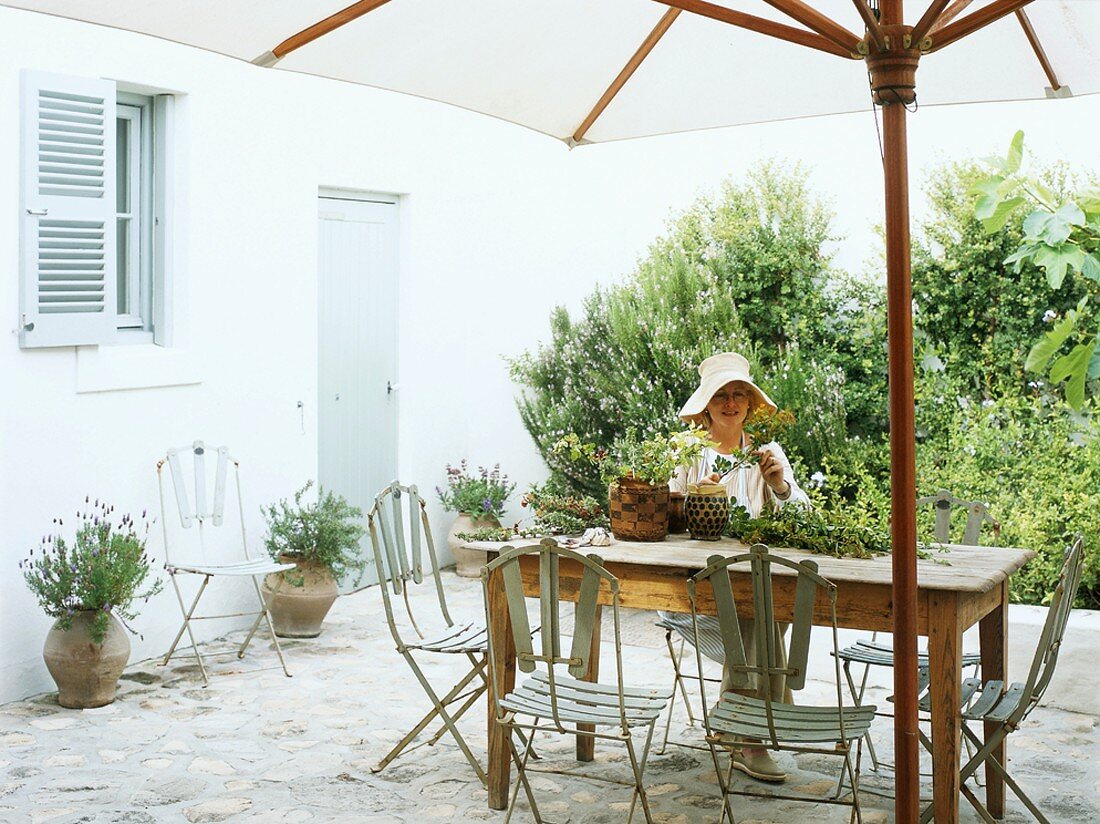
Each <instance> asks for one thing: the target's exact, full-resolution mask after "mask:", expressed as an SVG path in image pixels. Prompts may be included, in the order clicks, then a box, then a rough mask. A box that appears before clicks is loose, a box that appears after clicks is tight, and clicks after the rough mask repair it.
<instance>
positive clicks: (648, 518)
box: [552, 428, 713, 541]
mask: <svg viewBox="0 0 1100 824" xmlns="http://www.w3.org/2000/svg"><path fill="white" fill-rule="evenodd" d="M707 446H713V441H711V439H710V437H709V435H707V433H706V432H705V431H704V430H702V429H696V428H692V429H686V430H683V431H681V432H670V433H668V434H664V435H661V434H657V435H653V436H651V437H649V438H640V437H639V436H638V434H637V432H636V430H634V429H628V430H627V432H626V434H625V435H623V436H622V437H620V438H618V439H616V440H615V442H614V444H613V445H612V447H611V449H610V450H602V449H598V448H596V447H595V446H594V445H592V444H590V443H581V441H580V439H579V438H578V437H577V436H576V435H572V434H570V435H566V436H565V437H563V438H562V439H561V440H559V441H558V442H557V443H556V444H555V445H554V447H553V450H552V454H554V455H556V456H559V457H561V458H562V459H564V460H567V461H579V460H583V461H590V462H592V463H594V464H595V465H596V466H598V467H599V469H600V474H601V475H602V476H603V479H604V481H605V482H606V483H607V484H608V500H609V514H610V518H611V531H612V532H613V533H614V535H615V537H616V538H618V539H619V540H626V541H662V540H664V538H665V536H666V535H667V534H668V516H669V502H670V496H669V489H668V482H669V479H670V478H671V477H672V475H673V474H674V473H675V472H676V469H677V468H678V467H680V466H683V465H685V464H689V463H692V462H693V461H696V460H698V459H699V458H700V457H701V456H702V454H703V450H704V449H705V448H706V447H707Z"/></svg>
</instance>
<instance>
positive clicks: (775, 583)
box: [520, 556, 1002, 636]
mask: <svg viewBox="0 0 1100 824" xmlns="http://www.w3.org/2000/svg"><path fill="white" fill-rule="evenodd" d="M606 568H607V570H608V572H610V573H611V574H612V575H614V576H615V577H616V578H618V579H619V604H620V605H621V606H623V607H631V608H635V609H653V610H656V609H659V610H666V611H668V612H683V613H689V612H691V601H690V599H689V597H688V590H687V579H688V577H689V576H690V575H691V574H693V573H694V572H696V571H697V570H689V569H677V568H675V567H657V566H648V565H645V564H623V563H608V564H606ZM520 570H521V574H522V577H523V589H524V593H525V594H526V595H527V596H529V597H538V595H539V564H538V557H537V556H527V557H524V558H521V559H520ZM581 573H582V568H581V565H580V564H578V563H577V562H576V561H573V560H570V559H568V558H562V559H561V561H560V585H559V595H560V598H561V600H563V601H576V600H577V598H578V593H579V590H580V580H581ZM730 578H731V583H732V586H733V596H734V600H735V601H736V603H737V612H738V614H739V615H740V616H742V617H743V618H751V617H752V616H753V606H752V581H751V578H750V576H749V575H748V574H747V573H745V574H743V573H738V572H734V573H733V574H732V575H731V576H730ZM794 588H795V578H794V577H792V576H779V575H776V576H773V578H772V593H773V601H774V609H775V619H776V620H777V621H786V622H789V621H790V620H791V619H792V614H793V609H794ZM932 591H933V590H926V589H921V590H919V591H918V593H917V598H918V604H917V633H918V634H920V635H924V636H927V635H928V632H929V626H928V616H929V596H930V593H931V592H932ZM952 594H953V595H954V596H955V597H956V598H957V599H958V613H957V614H958V622H959V631H960V632H961V631H963V630H966V629H967V628H968V627H971V626H973V625H974V624H976V623H978V621H980V620H981V619H982V618H983V617H985V616H986V615H988V614H989V613H990V612H992V611H993V610H995V609H996V608H997V607H998V606H1000V604H1001V598H1002V595H1001V588H1000V587H993V588H992V589H990V590H988V591H986V592H962V591H955V592H952ZM893 598H894V595H893V592H892V591H891V587H890V584H888V583H864V582H853V581H843V582H840V583H839V584H838V586H837V625H838V626H840V627H843V628H847V629H860V630H867V631H879V632H890V631H891V630H892V629H893ZM611 600H612V599H611V588H610V586H609V585H608V584H607V582H606V581H605V582H603V583H602V584H601V587H600V595H599V602H600V603H601V604H611ZM696 601H697V603H696V606H697V609H698V611H699V613H700V614H706V615H714V614H716V609H715V606H714V599H713V597H712V596H711V592H710V587H709V586H702V587H700V588H699V591H698V592H697V593H696ZM814 623H815V624H818V625H829V624H830V623H831V613H830V608H829V602H828V600H827V599H822V598H819V599H818V604H817V606H816V609H815V611H814Z"/></svg>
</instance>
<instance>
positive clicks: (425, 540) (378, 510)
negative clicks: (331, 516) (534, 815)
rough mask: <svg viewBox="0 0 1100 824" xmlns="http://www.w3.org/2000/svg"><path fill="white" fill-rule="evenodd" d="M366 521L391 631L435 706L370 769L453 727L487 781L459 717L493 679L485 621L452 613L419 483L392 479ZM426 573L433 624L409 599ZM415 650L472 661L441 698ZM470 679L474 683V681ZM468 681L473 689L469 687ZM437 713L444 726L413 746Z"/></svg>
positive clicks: (469, 758) (464, 751)
mask: <svg viewBox="0 0 1100 824" xmlns="http://www.w3.org/2000/svg"><path fill="white" fill-rule="evenodd" d="M406 520H407V521H408V534H409V542H408V544H406V541H405V522H406ZM367 522H368V527H369V530H370V539H371V546H372V547H373V548H374V563H375V568H376V569H377V570H378V575H379V586H378V589H379V590H380V591H381V593H382V603H383V606H384V607H385V610H386V621H387V623H389V626H390V633H391V634H392V635H393V640H394V642H395V643H396V644H397V651H398V652H399V653H401V655H402V657H403V658H404V659H405V661H406V662H408V665H409V667H410V668H411V669H412V671H413V674H414V675H415V676H416V680H417V681H419V682H420V686H421V687H423V688H424V692H425V693H427V695H428V698H429V699H430V700H431V702H432V709H431V710H430V711H429V712H428V713H427V714H426V715H425V716H424V717H423V718H422V719H421V720H420V721H419V722H418V723H417V724H416V726H414V727H413V728H412V729H411V730H409V732H408V733H407V734H406V735H405V736H404V737H403V738H402V739H401V740H400V741H399V742H397V744H396V745H395V746H394V748H393V749H392V750H390V751H389V753H387V754H386V756H385V757H384V758H383V759H382V760H381V761H379V762H378V763H377V764H376V765H374V766H373V767H371V771H372V772H379V771H381V770H383V769H385V767H386V765H388V764H389V763H390V762H391V761H393V760H394V759H395V758H397V756H399V755H400V754H401V753H402V752H403V751H405V749H406V748H408V749H410V750H412V749H416V748H417V747H421V746H424V745H425V744H427V745H428V746H433V745H435V744H436V743H437V742H438V741H439V739H440V738H442V736H443V734H444V733H447V732H449V733H450V734H451V737H452V738H454V740H455V743H456V744H458V747H459V749H460V750H462V754H463V755H465V756H466V760H467V761H469V762H470V766H471V767H473V768H474V772H475V773H476V774H477V777H478V778H479V779H480V780H481V783H482V784H484V783H485V782H486V779H485V770H484V769H482V767H481V764H479V763H478V761H477V759H476V758H475V757H474V754H473V753H472V752H471V751H470V747H469V746H468V745H467V744H466V741H465V739H464V738H463V737H462V734H461V733H460V732H459V731H458V727H457V726H456V725H455V722H457V721H458V720H459V719H460V718H461V717H462V716H463V714H465V712H466V710H468V709H469V708H470V707H471V706H473V704H474V702H475V701H477V699H478V698H479V697H480V696H481V695H482V694H484V692H485V689H486V687H487V686H488V683H489V682H488V677H487V676H486V674H485V667H486V664H487V659H486V632H485V625H484V624H481V623H474V622H470V621H462V622H456V621H454V620H453V619H452V618H451V614H450V612H449V611H448V610H447V600H446V596H445V594H444V591H443V581H442V579H441V578H440V575H439V571H440V570H439V561H438V559H437V558H436V553H435V542H434V541H433V539H432V532H431V527H430V526H429V524H428V513H427V511H426V509H425V505H424V500H423V499H422V498H421V497H420V494H419V492H417V489H416V487H415V486H402V485H401V484H399V483H398V482H397V481H394V482H393V483H391V484H390V485H389V486H387V487H386V488H385V489H383V490H382V491H381V492H379V493H378V495H376V496H375V498H374V506H372V507H371V510H370V513H369V514H368V515H367ZM425 549H426V551H427V555H428V561H429V564H430V568H429V569H428V570H427V573H426V574H425V569H424V558H423V556H424V551H425ZM426 577H427V578H431V580H432V583H433V584H434V586H433V589H434V591H435V596H436V597H435V601H436V605H437V607H438V616H434V617H431V616H430V617H431V620H432V623H431V624H429V623H427V622H424V621H423V619H424V615H423V614H422V615H421V616H420V617H421V621H419V622H418V621H417V618H416V616H415V615H414V613H413V605H412V603H411V602H410V600H409V590H410V587H412V586H415V585H418V584H422V583H424V580H425V578H426ZM387 578H388V579H389V580H388V581H387V580H386V579H387ZM391 589H392V592H391ZM395 596H400V597H401V599H402V601H403V602H404V604H405V614H406V616H407V618H408V622H407V623H408V626H407V627H405V628H404V630H403V629H402V628H401V627H400V626H399V625H398V621H397V618H396V616H395V614H394V605H393V600H394V597H395ZM422 627H424V628H426V629H422ZM410 630H411V632H412V634H413V635H415V639H414V640H409V639H407V638H406V634H407V633H409V631H410ZM403 632H404V634H403ZM416 651H420V652H430V653H439V654H444V655H465V656H466V657H467V658H468V659H469V661H470V670H469V671H468V672H467V673H466V674H465V675H464V676H463V677H462V678H461V679H460V680H459V681H458V683H457V684H455V685H454V686H453V687H452V688H451V689H450V690H449V691H448V692H447V693H446V694H445V695H444V696H443V697H442V698H440V697H439V695H438V693H437V692H436V690H435V689H434V688H433V687H432V685H431V683H429V681H428V679H427V678H426V677H425V676H424V672H423V671H422V670H421V669H420V665H419V664H418V663H417V662H416V659H415V658H414V657H413V652H416ZM471 683H472V684H473V687H470V685H471ZM468 687H470V689H469V690H468V691H466V692H464V690H467V688H468ZM452 704H458V709H457V710H456V711H454V712H452V711H451V710H449V709H448V708H449V707H450V706H451V705H452ZM436 716H439V718H440V719H442V721H443V726H441V727H440V729H439V731H438V732H436V733H435V734H434V735H433V736H432V737H431V738H429V739H428V740H427V741H422V742H421V743H420V744H416V745H415V746H413V747H408V745H409V744H410V743H411V742H412V741H413V739H415V738H416V737H417V736H418V735H419V734H420V733H421V732H422V731H423V730H424V729H425V728H426V727H427V726H428V725H429V724H431V723H432V721H433V720H434V719H435V718H436Z"/></svg>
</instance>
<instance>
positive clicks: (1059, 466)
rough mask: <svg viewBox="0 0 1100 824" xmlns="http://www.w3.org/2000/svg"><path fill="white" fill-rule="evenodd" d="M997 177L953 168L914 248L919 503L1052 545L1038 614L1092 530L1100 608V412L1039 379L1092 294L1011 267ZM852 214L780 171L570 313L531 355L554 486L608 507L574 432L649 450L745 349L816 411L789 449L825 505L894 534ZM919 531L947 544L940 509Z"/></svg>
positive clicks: (758, 176)
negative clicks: (1056, 319) (976, 205)
mask: <svg viewBox="0 0 1100 824" xmlns="http://www.w3.org/2000/svg"><path fill="white" fill-rule="evenodd" d="M979 176H980V173H979V171H978V170H977V167H976V165H975V164H956V165H951V166H947V167H944V168H942V169H940V170H938V171H936V172H935V173H934V174H933V175H932V176H931V177H930V179H929V181H928V182H927V184H926V185H927V189H928V195H929V202H930V212H929V216H928V218H927V219H926V220H925V222H924V223H923V224H921V225H919V226H918V228H917V231H916V232H915V233H914V238H913V284H914V309H915V322H916V325H917V328H916V335H917V341H918V352H917V371H916V380H917V385H916V396H917V436H918V445H917V462H918V466H917V478H918V486H919V492H920V494H931V493H933V492H935V491H936V490H938V489H941V488H944V489H949V490H951V491H952V492H953V493H954V494H956V495H957V496H959V497H961V498H967V499H974V500H984V501H986V502H988V503H989V504H990V507H991V512H992V513H993V514H994V516H995V517H996V518H997V519H998V521H999V522H1000V524H1001V530H1000V533H999V534H998V535H997V536H995V537H994V536H992V535H988V534H987V535H984V536H983V540H984V541H985V542H986V543H989V544H993V545H1000V546H1025V547H1029V548H1033V549H1036V550H1037V551H1038V552H1039V556H1038V557H1037V558H1036V560H1034V561H1033V562H1031V563H1030V564H1029V565H1028V566H1027V567H1026V568H1025V569H1024V570H1023V571H1021V572H1020V573H1018V574H1017V575H1015V576H1013V579H1012V596H1013V599H1014V600H1017V601H1022V602H1025V603H1042V602H1043V600H1044V599H1045V598H1048V597H1049V594H1050V591H1051V589H1052V582H1053V580H1054V578H1055V577H1056V575H1057V572H1058V568H1059V565H1060V556H1061V550H1062V549H1063V548H1064V547H1065V545H1066V544H1067V543H1068V542H1069V540H1070V539H1071V537H1072V535H1073V534H1074V533H1075V532H1083V533H1084V534H1085V539H1086V553H1087V554H1086V558H1087V561H1086V573H1085V577H1084V583H1083V586H1082V594H1081V596H1080V598H1079V600H1078V605H1081V606H1090V607H1100V523H1098V522H1097V519H1096V518H1095V513H1096V512H1097V506H1098V504H1100V440H1098V438H1097V433H1096V431H1095V426H1094V424H1093V423H1092V421H1091V420H1090V419H1089V418H1088V417H1087V416H1078V415H1073V414H1071V413H1070V411H1069V410H1068V409H1067V408H1066V407H1065V406H1064V405H1063V404H1062V402H1061V400H1060V399H1059V398H1057V397H1056V396H1055V394H1054V393H1053V392H1052V390H1051V389H1050V388H1049V387H1046V386H1044V385H1043V384H1042V383H1041V382H1035V381H1030V382H1029V381H1028V380H1027V376H1025V374H1024V372H1023V369H1022V366H1021V365H1022V363H1023V359H1024V357H1025V355H1026V352H1027V350H1028V348H1029V347H1030V345H1031V344H1032V343H1033V342H1034V340H1035V339H1036V337H1037V336H1038V335H1039V334H1041V332H1042V331H1043V328H1044V326H1043V324H1044V320H1043V316H1044V313H1045V312H1046V310H1052V311H1053V312H1061V311H1063V310H1064V309H1065V308H1067V307H1069V306H1071V305H1073V304H1074V303H1075V302H1076V300H1077V299H1078V295H1077V294H1076V293H1075V292H1074V291H1073V289H1074V287H1073V285H1072V283H1070V282H1069V281H1067V284H1066V285H1064V286H1063V287H1062V288H1061V289H1059V290H1058V291H1057V292H1055V291H1053V290H1051V289H1050V288H1049V286H1048V285H1047V283H1046V279H1045V277H1044V276H1043V274H1042V273H1041V272H1038V271H1036V270H1034V269H1033V268H1032V269H1029V268H1027V267H1025V268H1024V269H1023V270H1022V271H1021V272H1020V273H1019V274H1017V273H1015V272H1012V271H1010V270H1009V269H1007V268H1006V267H1005V266H1004V264H1003V262H1002V261H1003V259H1004V258H1005V257H1006V256H1007V255H1008V254H1009V253H1010V251H1011V250H1013V249H1014V248H1015V247H1016V245H1017V244H1018V242H1019V234H1018V229H1014V228H1013V226H1014V225H1018V223H1019V221H1015V222H1014V221H1011V220H1010V221H1008V224H1007V225H1006V227H1005V228H1004V229H1003V230H1002V231H1001V232H999V233H997V234H994V235H985V234H984V233H983V232H982V230H981V227H980V225H979V224H978V222H977V221H976V220H975V219H974V217H973V196H972V195H971V194H970V193H969V190H970V187H971V186H972V184H973V182H974V180H976V179H977V178H978V177H979ZM1056 182H1057V181H1055V183H1056ZM832 217H833V216H832V213H831V211H830V210H829V208H828V206H827V205H826V204H825V203H824V202H823V201H822V200H821V199H820V198H818V197H817V196H816V195H815V194H814V193H813V192H812V191H811V189H810V187H809V183H808V178H807V175H806V173H805V170H804V169H802V168H801V167H799V166H797V165H795V166H783V165H781V164H776V163H773V164H768V165H765V166H763V167H761V168H759V169H757V170H756V171H754V172H752V173H750V174H749V175H748V176H747V177H746V179H745V180H744V181H743V182H740V183H736V182H727V183H725V184H724V185H723V186H722V188H721V190H720V192H719V193H718V194H717V195H716V196H714V197H707V198H702V199H700V200H699V201H698V202H696V203H695V204H693V205H692V206H691V207H690V208H689V209H687V210H686V211H685V212H684V213H683V214H682V215H680V216H679V217H677V218H676V219H675V220H673V221H672V222H671V224H670V226H669V229H668V232H667V234H666V235H665V236H663V237H661V238H658V239H657V240H656V241H655V242H654V243H653V245H652V246H651V248H650V249H649V251H648V253H647V254H646V255H645V256H644V257H643V258H642V259H641V260H640V261H639V263H638V265H637V267H636V269H635V271H634V272H633V273H631V274H630V275H629V276H628V277H626V278H625V279H624V280H623V281H622V282H620V283H619V284H617V285H614V286H611V287H608V288H598V289H596V290H595V291H594V292H593V293H592V294H591V295H589V297H588V298H587V300H586V301H585V302H584V305H583V308H582V310H581V312H580V313H579V314H578V316H576V317H573V316H571V315H570V314H569V312H567V311H566V310H565V309H564V308H562V307H558V308H556V309H555V310H554V311H553V313H552V315H551V318H550V338H549V341H548V342H546V343H545V344H542V345H540V346H538V347H537V348H536V349H535V350H534V351H531V352H526V353H523V354H521V355H519V356H518V357H516V358H514V359H513V360H512V361H511V371H512V376H513V378H514V380H515V381H516V382H517V384H519V386H520V387H521V394H520V395H519V397H518V399H517V403H518V406H519V411H520V414H521V416H522V419H523V422H524V425H525V426H526V428H527V430H528V431H529V432H530V434H531V436H532V438H533V439H534V440H535V443H536V444H537V446H538V448H539V449H540V451H541V453H542V455H543V457H544V458H545V459H546V461H547V464H548V465H549V467H550V469H551V481H552V483H554V484H563V485H565V487H567V488H569V489H572V490H574V491H575V492H577V493H581V494H586V495H591V496H593V497H595V498H596V499H597V500H601V501H605V500H606V494H607V493H606V489H604V488H603V486H602V484H601V483H600V481H599V478H598V477H597V475H596V473H595V471H594V470H592V469H591V467H589V466H583V465H574V464H569V463H567V462H565V461H564V459H563V458H562V456H561V455H552V454H551V446H552V445H553V444H554V443H555V442H556V441H557V440H558V439H559V438H561V437H562V436H563V435H565V434H568V433H575V434H576V435H577V436H578V437H579V438H580V440H581V441H584V442H592V443H594V444H596V445H597V446H603V447H609V446H610V445H611V443H612V442H613V441H614V440H615V438H616V437H619V436H621V435H622V434H623V433H624V432H625V431H626V429H627V428H629V427H633V428H635V429H636V430H637V431H638V433H639V434H640V435H641V436H643V437H647V436H649V435H652V434H655V433H657V432H665V431H668V429H669V428H674V427H676V426H677V424H676V412H677V411H678V409H679V407H680V405H681V404H682V403H683V401H684V400H685V399H686V398H687V397H688V395H689V394H690V393H691V392H692V391H693V390H694V389H695V387H696V385H697V380H696V379H697V374H696V372H695V367H696V365H697V364H698V363H699V361H701V360H702V359H703V358H705V357H707V356H709V355H711V354H714V353H715V352H721V351H728V350H733V351H739V352H742V353H743V354H745V355H746V356H747V357H748V358H749V360H750V361H751V362H752V363H753V364H754V365H755V366H756V377H757V379H758V382H759V383H760V384H761V385H762V386H763V387H764V388H765V390H766V391H768V393H769V394H770V395H771V396H772V398H773V399H775V400H776V402H777V403H779V405H780V406H781V407H786V408H789V409H792V410H793V411H794V412H795V414H796V415H797V417H798V420H799V425H798V427H797V428H796V429H795V430H794V431H792V432H791V433H790V434H789V435H788V437H787V438H786V439H785V442H784V447H785V448H786V450H787V452H788V454H789V456H790V457H791V459H792V461H793V463H794V464H795V469H796V472H797V473H798V476H799V478H800V479H801V481H802V483H803V485H804V486H807V487H809V488H810V492H811V496H812V497H813V498H814V500H815V504H816V506H817V507H818V508H819V509H820V510H821V511H822V512H823V513H826V514H827V513H830V512H832V513H835V514H836V517H837V518H838V519H842V520H843V521H844V522H845V523H846V524H853V525H862V526H867V527H871V528H873V529H879V530H885V529H886V528H887V525H888V517H889V508H890V489H889V448H888V444H887V428H888V420H887V388H886V345H885V343H886V331H885V330H886V323H885V296H884V290H883V283H884V277H883V274H882V273H881V272H878V271H871V272H867V273H860V274H850V273H846V272H842V271H839V270H838V269H836V268H835V267H834V265H833V263H832V261H831V259H830V256H829V254H828V252H827V249H828V248H829V247H830V244H831V243H832V242H833V241H834V240H836V238H835V237H834V236H833V231H832V227H831V223H832ZM1048 317H1049V315H1048ZM960 515H961V513H960ZM919 524H920V526H921V529H922V537H926V538H928V539H930V538H931V524H932V513H931V511H925V512H922V513H920V515H919ZM991 551H992V550H991Z"/></svg>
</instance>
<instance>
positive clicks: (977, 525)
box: [917, 489, 1001, 546]
mask: <svg viewBox="0 0 1100 824" xmlns="http://www.w3.org/2000/svg"><path fill="white" fill-rule="evenodd" d="M928 504H932V506H934V507H935V510H936V523H935V526H934V527H933V530H932V534H933V536H934V537H935V539H936V540H937V541H938V542H939V543H941V544H946V543H949V542H950V541H951V515H952V510H953V509H965V510H966V526H965V528H964V529H963V538H962V541H961V543H963V544H966V545H968V546H978V545H979V544H980V543H981V542H982V524H985V523H988V524H990V525H991V526H992V527H993V534H994V535H996V534H997V533H998V532H1000V531H1001V525H1000V524H999V523H997V521H995V520H994V519H993V516H992V515H990V514H989V505H988V504H984V503H982V502H981V501H964V500H963V499H962V498H956V497H955V496H954V495H952V494H951V493H950V492H948V491H947V490H946V489H941V490H940V491H939V492H937V493H936V494H935V495H926V496H925V497H923V498H917V506H927V505H928Z"/></svg>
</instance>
